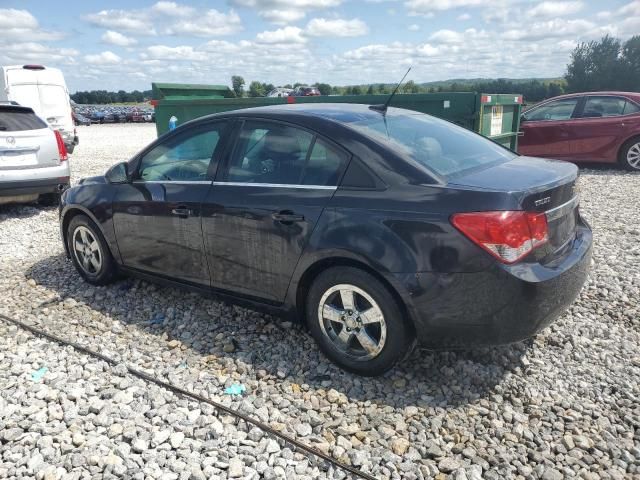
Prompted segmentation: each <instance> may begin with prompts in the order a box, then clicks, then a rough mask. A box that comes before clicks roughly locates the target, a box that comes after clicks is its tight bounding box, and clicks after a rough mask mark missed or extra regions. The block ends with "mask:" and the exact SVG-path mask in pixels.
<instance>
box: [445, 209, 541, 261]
mask: <svg viewBox="0 0 640 480" xmlns="http://www.w3.org/2000/svg"><path fill="white" fill-rule="evenodd" d="M451 223H452V224H453V225H454V226H455V227H456V228H457V229H458V230H460V231H461V232H462V233H464V234H465V235H466V236H467V237H468V238H469V239H470V240H471V241H473V242H474V243H475V244H477V245H479V246H480V247H482V248H483V249H485V250H486V251H487V252H489V253H490V254H491V255H493V256H494V257H496V258H497V259H498V260H500V261H501V262H503V263H515V262H517V261H518V260H520V259H521V258H523V257H524V256H526V255H528V254H529V253H530V252H531V251H532V250H534V249H535V248H537V247H539V246H541V245H543V244H545V243H546V242H547V241H548V240H549V235H548V226H547V216H546V215H545V214H544V213H536V212H522V211H511V212H473V213H456V214H455V215H453V216H452V217H451Z"/></svg>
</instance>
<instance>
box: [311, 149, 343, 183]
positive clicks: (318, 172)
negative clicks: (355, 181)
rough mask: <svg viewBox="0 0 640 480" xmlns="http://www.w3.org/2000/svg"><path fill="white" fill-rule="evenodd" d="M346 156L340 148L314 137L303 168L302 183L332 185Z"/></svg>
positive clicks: (336, 181)
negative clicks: (311, 148) (314, 139)
mask: <svg viewBox="0 0 640 480" xmlns="http://www.w3.org/2000/svg"><path fill="white" fill-rule="evenodd" d="M346 161H347V158H346V155H345V154H344V153H342V152H341V151H340V150H338V149H336V148H334V147H333V146H331V145H329V144H328V143H327V142H325V141H324V140H322V139H321V138H316V141H315V143H314V144H313V150H311V154H310V155H309V160H308V162H307V165H306V167H305V170H304V175H303V178H302V184H303V185H322V186H334V185H337V184H338V175H339V174H340V171H341V170H342V166H343V165H344V164H345V163H346Z"/></svg>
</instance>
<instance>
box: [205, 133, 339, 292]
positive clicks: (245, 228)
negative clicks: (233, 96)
mask: <svg viewBox="0 0 640 480" xmlns="http://www.w3.org/2000/svg"><path fill="white" fill-rule="evenodd" d="M348 158H349V157H348V155H347V154H346V152H344V151H343V150H341V149H340V148H338V147H337V146H336V145H334V144H332V143H330V142H329V141H327V140H325V139H322V138H319V137H317V136H316V135H314V134H313V133H311V132H309V131H307V130H304V129H301V128H297V127H295V126H292V125H288V124H284V123H278V122H271V121H267V120H247V121H245V122H244V124H243V125H242V127H241V129H240V133H239V135H238V139H237V141H236V146H235V148H234V149H233V151H232V152H231V153H230V158H229V159H228V161H227V162H226V164H225V167H224V168H223V169H222V170H221V171H219V172H218V175H217V177H216V182H215V183H214V186H213V187H212V188H211V190H210V191H209V194H208V195H207V198H206V200H205V202H204V205H203V212H202V216H203V220H202V221H203V223H202V226H203V233H204V238H205V248H206V250H207V255H208V259H209V264H210V265H211V283H212V286H213V287H214V288H217V289H221V290H230V291H233V292H235V293H240V294H243V295H246V296H250V297H258V298H260V299H265V300H268V301H272V302H274V303H279V302H282V301H283V299H284V296H285V294H286V291H287V288H288V285H289V281H290V279H291V276H292V275H293V271H294V268H295V266H296V264H297V262H298V259H299V258H300V255H301V254H302V252H303V250H304V248H305V246H306V245H307V242H308V241H309V238H310V236H311V234H312V232H313V229H314V227H315V225H316V223H317V221H318V219H319V218H320V215H321V214H322V211H323V209H324V208H325V205H326V204H327V202H328V201H329V200H330V199H331V197H332V196H333V194H334V192H335V190H336V187H337V184H338V179H339V178H340V175H341V173H342V172H343V171H344V168H345V167H346V164H347V160H348Z"/></svg>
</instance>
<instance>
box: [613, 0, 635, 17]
mask: <svg viewBox="0 0 640 480" xmlns="http://www.w3.org/2000/svg"><path fill="white" fill-rule="evenodd" d="M617 13H618V14H619V15H633V16H640V0H634V1H633V2H630V3H627V4H626V5H624V6H622V7H620V8H619V9H618V12H617Z"/></svg>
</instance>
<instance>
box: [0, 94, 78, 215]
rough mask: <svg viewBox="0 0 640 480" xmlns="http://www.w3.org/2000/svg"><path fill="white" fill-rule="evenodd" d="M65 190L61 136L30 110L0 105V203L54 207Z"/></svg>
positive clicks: (65, 161)
mask: <svg viewBox="0 0 640 480" xmlns="http://www.w3.org/2000/svg"><path fill="white" fill-rule="evenodd" d="M68 187H69V160H68V158H67V149H66V147H65V145H64V140H63V138H62V135H61V134H60V132H59V131H58V130H53V129H51V128H49V125H47V122H45V121H44V120H43V119H41V118H40V117H38V116H37V115H36V114H35V112H34V111H33V109H32V108H29V107H23V106H19V105H11V104H9V103H8V102H7V103H0V203H12V202H30V201H35V200H40V202H42V203H44V204H56V203H57V202H58V200H59V199H60V194H61V193H62V192H63V191H64V190H66V189H67V188H68Z"/></svg>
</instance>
